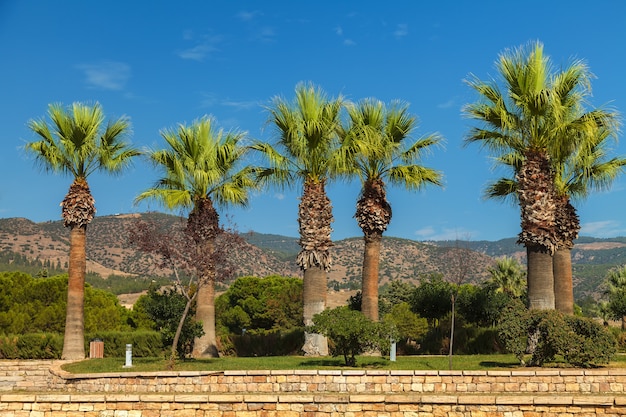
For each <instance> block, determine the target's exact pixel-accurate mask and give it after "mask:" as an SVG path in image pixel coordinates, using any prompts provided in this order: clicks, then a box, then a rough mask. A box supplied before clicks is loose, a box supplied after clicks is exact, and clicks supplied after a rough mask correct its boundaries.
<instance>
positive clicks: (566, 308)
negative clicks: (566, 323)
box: [553, 248, 574, 315]
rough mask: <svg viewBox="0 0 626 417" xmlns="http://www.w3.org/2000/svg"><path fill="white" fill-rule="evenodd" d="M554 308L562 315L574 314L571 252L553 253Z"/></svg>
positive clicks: (568, 250) (562, 250)
mask: <svg viewBox="0 0 626 417" xmlns="http://www.w3.org/2000/svg"><path fill="white" fill-rule="evenodd" d="M553 273H554V306H555V308H556V309H557V310H558V311H560V312H562V313H564V314H570V315H573V314H574V286H573V283H572V252H571V249H568V248H561V249H558V250H557V251H556V252H554V258H553Z"/></svg>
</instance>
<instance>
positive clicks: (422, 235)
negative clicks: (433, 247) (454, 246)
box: [414, 226, 472, 240]
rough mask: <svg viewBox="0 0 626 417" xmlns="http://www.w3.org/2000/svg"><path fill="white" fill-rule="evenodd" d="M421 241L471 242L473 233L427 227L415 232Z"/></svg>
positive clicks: (462, 230) (459, 229)
mask: <svg viewBox="0 0 626 417" xmlns="http://www.w3.org/2000/svg"><path fill="white" fill-rule="evenodd" d="M414 234H415V236H417V237H418V239H420V240H471V239H472V233H471V232H470V231H469V230H466V229H463V228H443V229H441V230H437V228H435V226H426V227H423V228H421V229H418V230H416V231H415V232H414Z"/></svg>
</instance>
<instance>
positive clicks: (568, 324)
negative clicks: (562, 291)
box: [498, 300, 617, 367]
mask: <svg viewBox="0 0 626 417" xmlns="http://www.w3.org/2000/svg"><path fill="white" fill-rule="evenodd" d="M498 336H499V338H500V340H502V342H503V343H504V345H505V347H506V349H507V351H509V352H511V353H513V354H515V356H516V358H517V359H518V360H519V361H520V363H521V364H524V363H525V362H524V355H525V354H526V353H529V354H531V355H532V356H531V358H530V361H529V365H531V366H542V365H544V364H545V363H546V362H551V361H554V360H555V358H556V357H557V356H561V357H562V358H563V359H564V360H565V362H567V363H569V364H571V365H574V366H578V367H590V366H594V365H599V364H605V363H608V362H609V361H610V360H611V358H612V357H613V355H615V353H616V352H617V342H616V340H615V337H614V336H613V335H612V334H611V332H610V330H609V329H608V328H606V327H604V326H601V325H600V324H598V323H596V322H595V321H593V320H592V319H589V318H585V317H578V316H568V315H564V314H562V313H561V312H559V311H556V310H532V311H528V310H526V309H525V308H524V307H523V305H521V301H519V300H515V301H513V302H512V303H511V304H510V305H509V306H508V307H507V308H506V309H505V311H504V312H503V315H502V318H501V321H500V323H499V325H498Z"/></svg>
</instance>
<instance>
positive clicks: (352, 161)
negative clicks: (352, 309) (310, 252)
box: [340, 99, 442, 321]
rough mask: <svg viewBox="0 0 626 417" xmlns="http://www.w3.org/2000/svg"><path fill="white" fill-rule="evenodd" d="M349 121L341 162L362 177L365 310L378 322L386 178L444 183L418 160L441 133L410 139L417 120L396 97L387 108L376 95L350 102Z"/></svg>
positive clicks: (410, 184) (409, 185) (416, 185)
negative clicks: (410, 141) (374, 97)
mask: <svg viewBox="0 0 626 417" xmlns="http://www.w3.org/2000/svg"><path fill="white" fill-rule="evenodd" d="M347 109H348V114H349V116H350V123H349V125H348V126H347V128H346V131H345V132H344V133H343V134H342V153H341V156H340V159H341V162H342V163H344V164H345V167H344V168H345V169H344V171H345V174H346V175H349V176H358V178H359V179H360V180H361V183H362V188H361V195H360V197H359V200H358V201H357V206H356V214H355V218H356V220H357V222H358V224H359V227H360V228H361V230H362V231H363V239H364V242H365V244H364V245H365V247H364V251H363V271H362V274H363V276H362V290H361V294H362V302H361V311H362V312H363V314H365V316H366V317H368V318H369V319H370V320H374V321H378V267H379V261H380V249H381V242H382V238H383V232H384V231H385V230H387V226H388V225H389V223H390V221H391V205H390V204H389V201H387V197H386V191H385V186H386V182H388V183H390V184H391V185H397V186H402V187H404V188H406V189H409V190H419V189H421V188H423V187H425V186H426V185H428V184H433V185H437V186H441V185H442V183H441V177H442V175H441V173H440V172H438V171H435V170H433V169H431V168H427V167H424V166H422V165H419V161H420V159H421V157H422V156H423V154H424V153H425V152H427V151H428V150H429V149H430V148H431V147H432V146H434V145H437V144H438V143H440V141H441V137H440V136H439V135H438V134H431V135H427V136H424V137H421V138H419V139H417V140H416V141H414V142H413V143H412V144H407V143H406V142H407V140H408V139H409V138H410V135H411V133H412V132H413V130H414V129H415V127H416V124H417V120H416V118H415V117H414V116H412V115H410V114H409V111H408V104H405V103H401V102H398V101H396V102H393V103H392V105H391V106H390V107H387V106H386V105H385V104H384V103H383V102H381V101H378V100H375V99H365V100H363V101H361V102H360V103H358V104H356V105H355V104H350V105H348V106H347Z"/></svg>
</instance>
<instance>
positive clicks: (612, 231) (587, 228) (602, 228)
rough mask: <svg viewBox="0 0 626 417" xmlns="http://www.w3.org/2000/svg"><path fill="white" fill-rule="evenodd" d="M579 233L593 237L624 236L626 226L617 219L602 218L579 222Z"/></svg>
mask: <svg viewBox="0 0 626 417" xmlns="http://www.w3.org/2000/svg"><path fill="white" fill-rule="evenodd" d="M580 234H581V235H585V236H593V237H615V236H624V235H626V228H625V227H624V226H623V225H622V224H621V222H619V221H617V220H603V221H599V222H589V223H583V224H581V229H580Z"/></svg>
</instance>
